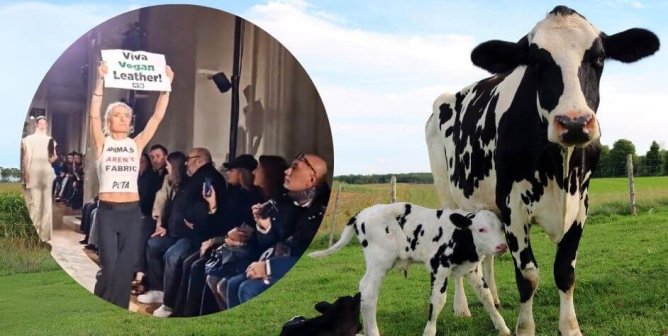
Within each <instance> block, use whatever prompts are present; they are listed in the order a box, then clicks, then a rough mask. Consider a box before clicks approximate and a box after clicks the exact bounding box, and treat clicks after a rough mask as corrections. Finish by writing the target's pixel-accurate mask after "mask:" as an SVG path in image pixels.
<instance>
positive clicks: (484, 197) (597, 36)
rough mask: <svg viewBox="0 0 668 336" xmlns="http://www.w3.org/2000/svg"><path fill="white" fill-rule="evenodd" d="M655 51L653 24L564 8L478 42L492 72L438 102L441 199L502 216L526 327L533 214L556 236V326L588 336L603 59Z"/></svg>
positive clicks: (476, 58)
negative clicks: (581, 276)
mask: <svg viewBox="0 0 668 336" xmlns="http://www.w3.org/2000/svg"><path fill="white" fill-rule="evenodd" d="M658 49H659V40H658V38H657V37H656V35H655V34H653V33H652V32H650V31H647V30H644V29H639V28H633V29H629V30H626V31H623V32H621V33H617V34H614V35H607V34H605V33H603V32H601V31H599V30H598V29H597V28H596V27H594V26H593V25H592V24H591V23H589V22H588V21H587V20H586V19H585V18H584V17H583V16H582V15H580V14H579V13H577V12H576V11H574V10H572V9H570V8H567V7H564V6H558V7H556V8H554V9H553V10H552V11H551V12H550V13H548V14H547V16H546V17H545V19H543V20H542V21H540V22H538V23H537V24H536V26H535V27H534V28H533V29H532V30H531V31H530V32H529V33H528V34H527V35H526V36H524V37H522V38H521V39H520V40H519V41H518V42H516V43H514V42H503V41H496V40H495V41H488V42H485V43H482V44H480V45H479V46H478V47H476V48H475V49H474V50H473V52H472V54H471V60H472V61H473V63H474V64H475V65H477V66H479V67H482V68H484V69H486V70H488V71H490V72H491V73H494V74H495V75H493V76H492V77H489V78H486V79H483V80H481V81H479V82H477V83H474V84H472V85H470V86H468V87H466V88H464V89H463V90H461V91H459V92H457V93H455V94H449V93H445V94H443V95H441V96H440V97H438V98H437V99H436V101H435V102H434V106H433V114H432V115H431V117H430V118H429V121H428V122H427V126H426V139H427V144H428V147H429V158H430V162H431V169H432V172H433V175H434V183H435V184H436V189H437V190H438V193H439V197H440V199H441V201H442V204H441V205H442V206H443V207H447V208H458V209H464V210H467V211H475V210H477V209H489V210H492V211H494V212H496V213H497V214H499V215H500V217H501V220H502V221H503V223H504V228H505V234H506V239H507V243H508V247H509V249H510V252H511V254H512V256H513V260H514V264H515V278H516V282H517V288H518V290H519V294H520V301H521V305H520V315H519V318H518V320H517V325H516V331H517V334H518V335H533V334H534V333H535V324H534V320H533V313H532V302H533V295H534V293H535V291H536V288H537V286H538V265H537V263H536V259H535V258H534V255H533V252H532V250H531V242H530V237H529V226H530V224H531V223H532V222H533V221H535V222H537V223H538V224H539V225H540V226H541V227H542V228H543V229H544V230H545V232H546V233H547V234H548V235H549V236H550V238H551V239H552V241H553V242H555V243H556V244H557V252H556V258H555V262H554V278H555V281H556V284H557V287H558V288H559V295H560V301H561V306H560V316H559V330H560V332H561V334H562V335H581V334H582V333H581V332H580V327H579V325H578V321H577V318H576V316H575V308H574V305H573V289H574V283H575V260H576V254H577V249H578V245H579V242H580V237H581V235H582V230H583V227H584V223H585V219H586V218H587V207H588V202H589V196H588V186H589V178H590V177H591V173H592V170H593V169H594V168H595V166H596V164H597V162H598V159H599V154H600V143H599V142H598V139H599V137H600V130H599V124H598V120H597V118H596V110H597V109H598V104H599V98H600V97H599V82H600V78H601V74H602V72H603V64H604V62H605V60H607V59H613V60H618V61H622V62H625V63H630V62H635V61H637V60H640V59H642V58H644V57H646V56H649V55H652V54H653V53H654V52H656V51H657V50H658ZM486 266H489V267H490V268H491V265H486ZM489 280H491V279H489ZM456 292H457V291H456ZM456 298H457V295H455V299H456Z"/></svg>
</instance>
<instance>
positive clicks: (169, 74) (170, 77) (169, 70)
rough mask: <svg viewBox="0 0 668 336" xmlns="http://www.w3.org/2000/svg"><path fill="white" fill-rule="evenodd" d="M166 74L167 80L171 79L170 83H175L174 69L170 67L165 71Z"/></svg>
mask: <svg viewBox="0 0 668 336" xmlns="http://www.w3.org/2000/svg"><path fill="white" fill-rule="evenodd" d="M165 73H166V74H167V78H169V82H170V83H171V82H172V81H174V71H172V67H170V66H169V65H168V66H167V69H165Z"/></svg>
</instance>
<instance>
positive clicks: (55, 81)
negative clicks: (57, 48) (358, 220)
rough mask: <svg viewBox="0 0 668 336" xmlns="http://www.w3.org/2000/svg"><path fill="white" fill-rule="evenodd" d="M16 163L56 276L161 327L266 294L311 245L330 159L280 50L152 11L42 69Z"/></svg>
mask: <svg viewBox="0 0 668 336" xmlns="http://www.w3.org/2000/svg"><path fill="white" fill-rule="evenodd" d="M21 163H22V171H23V176H24V183H25V187H26V191H27V192H26V201H27V204H28V208H29V212H30V216H31V219H32V221H33V224H34V226H35V229H36V230H37V233H38V234H39V237H40V239H41V240H42V241H44V242H48V243H49V244H50V245H51V247H52V249H51V254H52V256H53V257H54V258H55V259H56V261H57V262H58V263H59V264H60V266H61V267H62V268H63V269H64V270H65V271H66V272H67V273H68V274H69V275H71V276H72V277H73V278H74V279H75V280H76V281H77V282H79V283H80V284H81V285H82V286H84V287H85V288H86V289H88V290H89V291H91V292H93V293H94V294H95V295H97V296H99V297H100V298H103V299H104V300H107V301H108V302H111V303H113V304H115V305H117V306H119V307H122V308H126V309H129V310H131V311H137V312H140V313H143V314H147V315H154V316H158V317H168V316H198V315H205V314H210V313H214V312H218V311H221V310H225V309H229V308H232V307H235V306H237V305H239V304H242V303H243V302H245V301H247V300H250V299H251V298H253V297H255V296H257V295H259V294H261V293H262V292H263V291H264V290H266V289H267V288H269V287H271V286H272V285H273V284H274V283H276V282H277V281H279V280H280V279H281V277H282V276H283V275H284V274H286V272H288V271H289V270H290V268H291V267H292V266H293V265H294V264H295V263H296V262H297V260H298V259H299V257H300V256H301V255H302V254H303V253H304V251H305V250H306V249H307V247H308V245H309V244H310V242H311V240H312V239H313V236H314V235H315V233H316V232H317V231H318V228H319V225H320V222H321V221H322V218H323V216H324V213H325V209H326V206H327V202H328V200H329V195H330V189H329V185H331V182H332V172H333V164H334V156H333V146H332V136H331V130H330V126H329V122H328V119H327V115H326V113H325V109H324V106H323V103H322V101H321V99H320V96H319V94H318V91H317V90H316V88H315V86H314V85H313V82H312V81H311V79H310V78H309V76H308V74H307V73H306V72H305V70H304V69H303V68H302V66H301V65H300V64H299V62H298V61H297V60H296V59H295V58H294V57H293V56H292V54H290V52H289V51H288V50H287V49H285V47H283V46H282V45H281V43H280V42H278V41H277V40H275V39H274V38H273V37H271V36H270V35H269V34H267V33H266V32H265V31H263V30H262V29H260V28H258V27H257V26H255V25H253V24H252V23H250V22H248V21H245V20H244V19H242V18H239V17H236V16H234V15H231V14H228V13H225V12H222V11H220V10H215V9H210V8H206V7H200V6H191V5H164V6H154V7H146V8H141V9H137V10H133V11H131V12H127V13H125V14H122V15H119V16H117V17H114V18H112V19H110V20H108V21H106V22H104V23H102V24H100V25H99V26H97V27H95V28H93V29H92V30H90V31H89V32H87V33H86V34H84V35H83V36H82V37H80V38H79V39H78V40H77V41H76V42H74V43H73V44H72V45H71V46H70V47H69V48H68V49H67V50H66V51H65V52H64V53H63V54H62V55H61V56H60V58H58V60H57V61H56V63H55V64H54V65H53V66H52V67H51V69H50V70H49V71H48V73H47V74H46V76H45V77H44V80H43V81H42V82H41V84H40V86H39V88H38V90H37V92H36V93H35V96H34V98H33V101H32V103H31V105H30V109H29V112H28V115H27V116H26V122H25V127H24V132H23V139H22V150H21ZM241 289H244V292H243V295H240V294H239V292H240V290H241Z"/></svg>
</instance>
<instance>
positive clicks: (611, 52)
mask: <svg viewBox="0 0 668 336" xmlns="http://www.w3.org/2000/svg"><path fill="white" fill-rule="evenodd" d="M601 38H602V39H603V48H604V49H605V56H606V57H607V58H611V59H614V60H617V61H621V62H624V63H632V62H635V61H637V60H640V59H642V58H645V57H647V56H650V55H653V54H654V53H655V52H657V50H659V46H660V43H659V38H658V37H657V36H656V35H655V34H654V33H652V32H651V31H649V30H647V29H642V28H631V29H629V30H625V31H623V32H621V33H617V34H614V35H610V36H608V35H605V34H604V33H601Z"/></svg>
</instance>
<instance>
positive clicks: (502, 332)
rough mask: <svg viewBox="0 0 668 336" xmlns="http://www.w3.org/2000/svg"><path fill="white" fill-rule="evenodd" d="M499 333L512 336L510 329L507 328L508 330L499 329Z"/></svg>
mask: <svg viewBox="0 0 668 336" xmlns="http://www.w3.org/2000/svg"><path fill="white" fill-rule="evenodd" d="M497 335H499V336H510V329H508V328H506V330H499V333H498V334H497Z"/></svg>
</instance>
